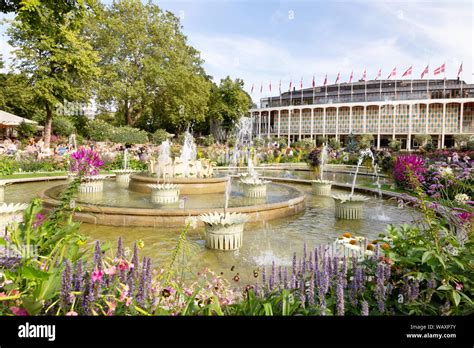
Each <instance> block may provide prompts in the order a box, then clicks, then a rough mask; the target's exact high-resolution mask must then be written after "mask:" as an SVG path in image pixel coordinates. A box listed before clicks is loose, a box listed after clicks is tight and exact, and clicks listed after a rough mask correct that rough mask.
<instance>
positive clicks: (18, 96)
mask: <svg viewBox="0 0 474 348" xmlns="http://www.w3.org/2000/svg"><path fill="white" fill-rule="evenodd" d="M0 109H1V110H4V111H7V112H10V113H12V114H14V115H17V116H20V117H24V118H28V119H35V120H37V119H42V118H44V110H43V109H42V108H39V107H38V105H36V103H35V93H34V90H33V88H32V86H31V85H30V84H29V79H28V77H27V76H25V75H24V74H15V73H6V74H0Z"/></svg>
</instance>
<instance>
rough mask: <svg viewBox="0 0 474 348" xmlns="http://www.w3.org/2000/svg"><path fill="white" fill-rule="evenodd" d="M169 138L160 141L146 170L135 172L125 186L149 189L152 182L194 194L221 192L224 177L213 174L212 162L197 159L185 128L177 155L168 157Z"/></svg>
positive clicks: (187, 193)
mask: <svg viewBox="0 0 474 348" xmlns="http://www.w3.org/2000/svg"><path fill="white" fill-rule="evenodd" d="M170 148H171V145H170V142H169V140H166V141H163V142H162V143H161V145H160V150H159V155H158V162H157V163H156V162H155V161H151V163H150V165H149V173H147V174H143V173H141V174H135V175H132V176H131V178H130V184H129V189H130V190H132V191H135V192H144V193H149V192H151V190H152V187H153V186H150V185H156V184H165V183H166V184H174V185H178V186H179V190H180V194H183V195H196V194H207V193H218V192H224V190H225V183H226V180H227V179H226V178H225V177H216V176H214V171H213V163H211V161H210V160H208V159H197V152H196V144H195V142H194V138H193V136H192V134H191V133H189V132H186V134H185V139H184V144H183V147H182V150H181V155H180V156H179V157H176V158H174V159H172V158H171V149H170Z"/></svg>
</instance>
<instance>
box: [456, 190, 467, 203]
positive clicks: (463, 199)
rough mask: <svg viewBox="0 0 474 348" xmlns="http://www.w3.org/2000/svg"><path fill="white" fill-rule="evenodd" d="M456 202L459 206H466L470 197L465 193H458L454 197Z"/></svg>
mask: <svg viewBox="0 0 474 348" xmlns="http://www.w3.org/2000/svg"><path fill="white" fill-rule="evenodd" d="M454 200H455V201H456V202H457V203H459V204H464V203H465V202H467V201H469V196H468V195H466V194H465V193H458V194H457V195H456V196H454Z"/></svg>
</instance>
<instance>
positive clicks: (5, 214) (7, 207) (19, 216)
mask: <svg viewBox="0 0 474 348" xmlns="http://www.w3.org/2000/svg"><path fill="white" fill-rule="evenodd" d="M27 207H28V204H26V203H8V204H7V203H1V204H0V236H4V235H5V232H6V228H7V226H8V225H10V224H12V223H15V222H22V221H23V211H24V210H25V209H26V208H27Z"/></svg>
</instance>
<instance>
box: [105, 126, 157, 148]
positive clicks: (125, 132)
mask: <svg viewBox="0 0 474 348" xmlns="http://www.w3.org/2000/svg"><path fill="white" fill-rule="evenodd" d="M110 141H111V142H113V143H121V144H146V143H148V133H147V132H145V131H143V130H141V129H138V128H132V127H128V126H123V127H116V128H115V129H113V131H112V134H111V135H110Z"/></svg>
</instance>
